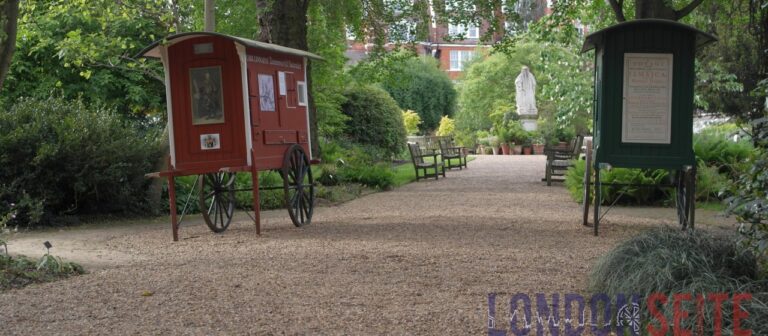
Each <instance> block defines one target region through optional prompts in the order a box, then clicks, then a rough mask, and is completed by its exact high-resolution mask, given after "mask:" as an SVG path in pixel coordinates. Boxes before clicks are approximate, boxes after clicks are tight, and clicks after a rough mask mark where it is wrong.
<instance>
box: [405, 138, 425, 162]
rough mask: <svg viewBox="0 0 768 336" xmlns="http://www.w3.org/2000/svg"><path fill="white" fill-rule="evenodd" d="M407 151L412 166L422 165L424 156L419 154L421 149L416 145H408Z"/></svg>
mask: <svg viewBox="0 0 768 336" xmlns="http://www.w3.org/2000/svg"><path fill="white" fill-rule="evenodd" d="M408 151H409V152H411V160H413V164H420V163H424V156H423V155H422V154H421V147H420V146H419V144H417V143H410V142H409V143H408Z"/></svg>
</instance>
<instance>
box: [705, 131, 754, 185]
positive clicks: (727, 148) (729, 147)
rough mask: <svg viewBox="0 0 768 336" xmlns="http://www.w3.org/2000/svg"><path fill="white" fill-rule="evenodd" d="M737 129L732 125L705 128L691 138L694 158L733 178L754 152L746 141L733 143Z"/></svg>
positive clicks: (750, 144)
mask: <svg viewBox="0 0 768 336" xmlns="http://www.w3.org/2000/svg"><path fill="white" fill-rule="evenodd" d="M738 133H739V132H738V128H736V126H735V125H732V124H726V125H720V126H710V127H706V128H704V129H703V130H701V132H699V133H697V134H694V136H693V151H694V153H695V154H696V158H697V159H698V160H700V161H703V162H704V163H705V164H707V165H709V166H714V167H716V168H717V169H718V170H720V172H721V173H725V174H728V175H730V176H734V175H735V174H736V172H737V171H738V170H739V169H738V168H739V166H741V165H743V164H744V163H745V161H746V160H747V159H748V158H749V157H750V156H751V155H752V152H753V150H754V148H753V146H752V143H751V142H750V141H749V140H748V139H741V140H739V141H733V140H732V138H733V135H734V134H738Z"/></svg>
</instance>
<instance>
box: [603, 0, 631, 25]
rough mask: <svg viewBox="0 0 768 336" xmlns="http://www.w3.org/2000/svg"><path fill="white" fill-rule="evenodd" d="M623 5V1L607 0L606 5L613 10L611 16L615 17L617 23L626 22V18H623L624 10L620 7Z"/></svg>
mask: <svg viewBox="0 0 768 336" xmlns="http://www.w3.org/2000/svg"><path fill="white" fill-rule="evenodd" d="M623 3H624V0H608V4H610V5H611V9H613V14H615V15H616V20H617V21H619V22H624V21H627V18H626V17H624V9H623V7H622V4H623Z"/></svg>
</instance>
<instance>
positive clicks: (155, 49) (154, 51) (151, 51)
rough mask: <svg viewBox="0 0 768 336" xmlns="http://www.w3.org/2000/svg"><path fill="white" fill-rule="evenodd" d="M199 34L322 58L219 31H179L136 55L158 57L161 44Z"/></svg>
mask: <svg viewBox="0 0 768 336" xmlns="http://www.w3.org/2000/svg"><path fill="white" fill-rule="evenodd" d="M200 36H218V37H223V38H226V39H229V40H232V41H233V42H235V43H239V44H241V45H243V46H245V47H249V48H255V49H261V50H267V51H274V52H278V53H282V54H288V55H294V56H300V57H306V58H313V59H318V60H322V59H323V58H322V57H320V56H318V55H315V54H313V53H311V52H308V51H304V50H299V49H293V48H288V47H283V46H281V45H277V44H271V43H266V42H259V41H254V40H249V39H246V38H242V37H237V36H231V35H225V34H220V33H212V32H189V33H181V34H175V35H170V36H167V37H165V38H163V39H160V40H157V41H155V42H152V44H150V45H149V46H147V47H146V48H144V49H143V50H141V51H140V52H139V53H138V54H137V55H136V57H147V58H160V50H159V47H160V46H161V45H164V46H171V45H173V44H176V43H179V42H181V41H184V40H188V39H191V38H195V37H200Z"/></svg>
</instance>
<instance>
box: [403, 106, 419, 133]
mask: <svg viewBox="0 0 768 336" xmlns="http://www.w3.org/2000/svg"><path fill="white" fill-rule="evenodd" d="M419 124H421V117H419V115H418V114H417V113H416V112H413V110H405V111H403V126H405V133H406V134H408V135H416V134H417V133H419Z"/></svg>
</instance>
